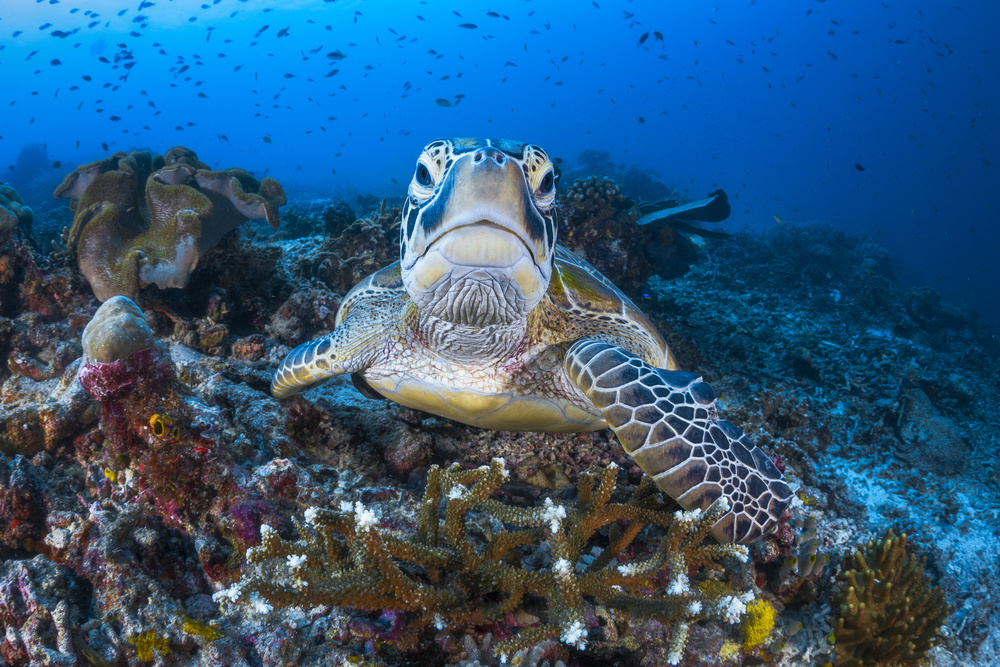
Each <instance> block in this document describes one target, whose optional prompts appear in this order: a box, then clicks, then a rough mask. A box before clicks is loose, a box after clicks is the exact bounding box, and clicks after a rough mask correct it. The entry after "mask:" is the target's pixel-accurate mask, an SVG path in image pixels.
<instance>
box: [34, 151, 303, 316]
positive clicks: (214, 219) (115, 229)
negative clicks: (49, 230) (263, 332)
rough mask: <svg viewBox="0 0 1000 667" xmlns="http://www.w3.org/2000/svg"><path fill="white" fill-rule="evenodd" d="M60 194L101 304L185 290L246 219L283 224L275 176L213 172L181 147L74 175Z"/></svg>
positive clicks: (74, 244) (118, 156) (71, 239)
mask: <svg viewBox="0 0 1000 667" xmlns="http://www.w3.org/2000/svg"><path fill="white" fill-rule="evenodd" d="M53 196H54V197H56V198H59V197H65V198H68V199H70V200H72V201H71V208H72V209H73V211H74V218H73V226H72V228H71V229H70V231H69V235H68V238H67V248H66V250H67V251H68V252H69V253H70V255H71V256H75V257H76V259H77V263H78V265H79V267H80V272H81V273H82V274H83V276H84V277H85V278H86V279H87V282H88V283H90V286H91V288H93V290H94V294H95V295H96V296H97V298H98V299H100V300H101V301H105V300H107V299H109V298H110V297H112V296H116V295H122V296H127V297H129V298H132V299H134V298H135V297H136V294H137V292H138V291H139V289H140V288H142V287H146V286H147V285H150V284H154V283H155V284H156V285H158V286H159V287H161V288H166V287H185V286H186V285H187V281H188V278H189V277H190V274H191V272H192V271H193V270H194V269H195V267H196V266H197V265H198V261H199V259H200V258H201V256H202V255H203V254H204V253H205V252H206V251H207V250H208V249H209V248H211V247H213V246H214V245H215V244H217V243H218V242H219V240H220V239H221V238H222V237H223V236H225V235H226V234H227V233H228V232H230V231H232V230H233V229H236V227H238V226H239V225H240V224H242V223H243V222H245V221H247V220H253V219H256V218H266V219H267V221H268V222H269V223H270V224H271V226H272V227H275V228H277V227H278V225H279V224H280V221H279V216H278V207H279V206H281V205H283V204H284V203H285V193H284V191H283V190H282V189H281V185H279V184H278V182H277V181H276V180H274V179H273V178H265V179H264V180H263V181H258V180H257V179H255V178H254V177H253V176H251V175H250V174H249V173H247V172H246V171H244V170H242V169H236V168H233V169H226V170H223V171H212V170H211V169H210V168H209V167H208V165H206V164H204V163H202V162H200V161H199V160H198V156H197V155H195V153H194V152H193V151H191V150H189V149H187V148H184V147H183V146H176V147H174V148H171V149H170V150H169V151H167V153H166V155H162V156H161V155H155V156H154V155H151V154H150V153H148V152H144V151H143V152H132V153H127V154H126V153H115V154H114V155H112V156H111V157H108V158H106V159H104V160H98V161H97V162H92V163H90V164H85V165H82V166H80V167H77V169H76V170H75V171H74V172H73V173H71V174H69V175H68V176H67V177H66V179H65V180H64V181H63V182H62V184H61V185H60V186H59V187H58V188H56V191H55V193H53Z"/></svg>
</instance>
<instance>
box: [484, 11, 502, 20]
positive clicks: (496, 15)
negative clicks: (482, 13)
mask: <svg viewBox="0 0 1000 667" xmlns="http://www.w3.org/2000/svg"><path fill="white" fill-rule="evenodd" d="M486 15H487V16H492V17H493V18H495V19H498V18H500V15H499V14H497V13H496V12H486Z"/></svg>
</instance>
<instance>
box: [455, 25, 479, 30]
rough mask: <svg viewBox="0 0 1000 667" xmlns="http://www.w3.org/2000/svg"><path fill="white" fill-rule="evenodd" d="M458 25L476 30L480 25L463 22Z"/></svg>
mask: <svg viewBox="0 0 1000 667" xmlns="http://www.w3.org/2000/svg"><path fill="white" fill-rule="evenodd" d="M458 27H459V28H467V29H469V30H475V29H476V28H478V27H479V26H477V25H476V24H475V23H462V24H459V26H458Z"/></svg>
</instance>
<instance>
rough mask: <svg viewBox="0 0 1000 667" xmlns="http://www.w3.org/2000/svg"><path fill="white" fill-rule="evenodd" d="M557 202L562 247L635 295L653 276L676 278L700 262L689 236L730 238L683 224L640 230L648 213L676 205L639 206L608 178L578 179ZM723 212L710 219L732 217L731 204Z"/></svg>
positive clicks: (659, 223)
mask: <svg viewBox="0 0 1000 667" xmlns="http://www.w3.org/2000/svg"><path fill="white" fill-rule="evenodd" d="M719 193H721V191H719ZM716 194H718V193H716ZM721 196H722V197H724V196H725V195H724V193H722V195H721ZM558 201H559V211H560V221H559V242H560V243H561V244H562V245H564V246H566V247H567V248H569V249H570V250H572V251H573V252H575V253H577V254H578V255H580V256H581V257H583V258H584V259H586V260H587V261H588V262H590V263H591V264H593V265H594V266H595V267H596V268H597V269H598V270H599V271H600V272H601V273H603V274H604V275H605V276H607V277H608V278H609V279H610V280H611V282H613V283H615V284H616V285H618V286H619V287H621V288H622V289H624V290H625V291H626V292H627V293H629V294H631V295H633V296H634V295H635V293H636V292H637V291H639V290H641V289H642V287H643V286H644V285H645V284H646V281H647V280H648V279H649V277H650V276H652V275H659V276H661V277H663V278H673V277H676V276H679V275H682V274H684V272H686V271H687V270H688V268H689V267H690V266H691V264H692V263H694V261H695V260H696V259H697V257H698V248H697V245H696V244H695V243H694V242H693V241H692V240H691V235H695V236H697V235H704V236H716V237H719V236H722V237H725V236H727V235H726V234H721V233H719V232H711V231H708V230H704V229H700V228H697V227H694V226H692V225H689V224H686V223H683V222H681V221H679V220H662V221H657V222H656V223H654V224H650V225H645V226H637V225H636V221H637V220H639V219H640V218H641V217H642V216H643V215H644V214H646V213H649V212H651V211H653V210H656V209H666V208H671V207H673V206H675V205H676V204H677V201H674V200H670V201H661V202H657V203H656V204H652V205H643V206H638V205H636V203H635V202H634V201H633V200H631V199H629V198H628V197H626V196H625V195H624V194H622V188H621V186H620V185H618V183H616V182H615V181H613V180H611V179H610V178H598V177H596V176H592V177H590V178H586V179H583V180H577V181H575V182H574V183H573V184H572V185H570V186H569V187H568V188H567V189H566V190H565V191H564V192H561V193H560V196H559V200H558ZM713 208H718V207H713ZM724 211H725V215H723V216H722V217H719V215H718V214H716V213H715V212H714V211H713V215H712V216H711V220H712V221H718V220H720V219H725V217H728V204H727V205H726V206H725V207H724ZM691 215H694V214H693V213H691V214H682V218H683V219H692V218H691V217H690V216H691ZM673 217H676V216H673ZM693 219H702V218H698V217H697V216H695V217H694V218H693Z"/></svg>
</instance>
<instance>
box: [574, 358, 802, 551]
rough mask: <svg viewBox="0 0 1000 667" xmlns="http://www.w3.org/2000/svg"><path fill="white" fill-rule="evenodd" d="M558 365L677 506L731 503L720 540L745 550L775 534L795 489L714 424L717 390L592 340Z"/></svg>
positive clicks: (740, 439) (735, 432)
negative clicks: (745, 545) (773, 531)
mask: <svg viewBox="0 0 1000 667" xmlns="http://www.w3.org/2000/svg"><path fill="white" fill-rule="evenodd" d="M563 365H564V368H565V369H566V372H567V374H568V376H569V378H570V380H572V381H573V382H574V383H575V384H576V385H577V386H578V387H579V388H580V390H581V391H583V393H584V394H585V395H586V396H587V398H589V399H590V400H591V402H593V404H594V406H595V407H596V408H597V409H598V410H600V411H601V414H602V415H603V416H604V419H605V420H606V421H607V422H608V424H609V425H610V426H611V428H612V429H614V431H615V435H617V436H618V441H619V442H621V444H622V446H623V447H624V448H625V451H627V452H628V453H629V454H630V455H631V456H632V458H633V459H634V460H635V462H636V463H638V464H639V467H640V468H642V469H643V470H644V471H645V472H646V474H647V475H649V476H650V477H652V478H653V479H654V480H655V481H656V483H657V485H658V486H659V487H660V488H661V489H663V490H664V491H666V492H667V493H668V494H670V496H671V497H672V498H674V499H675V500H677V502H679V503H680V504H681V506H683V507H684V508H685V509H696V508H697V509H706V508H707V507H708V506H709V505H711V504H712V503H713V502H715V501H716V500H717V499H719V498H720V497H725V498H726V499H727V500H728V502H729V508H730V509H729V512H728V513H726V514H725V515H724V516H723V517H722V518H720V519H719V520H718V521H717V522H716V523H715V525H714V526H713V527H712V533H713V534H714V535H715V537H716V538H717V539H718V540H719V541H720V542H739V543H743V544H747V543H750V542H754V541H756V540H758V539H760V538H761V537H763V536H764V535H766V534H767V533H768V532H770V531H771V530H773V529H774V527H775V526H776V525H777V523H778V520H779V519H780V518H781V515H782V514H783V513H784V511H785V509H786V508H787V507H788V505H789V503H790V502H791V499H792V491H791V489H790V488H789V487H788V484H786V483H785V480H784V479H783V478H782V476H781V473H780V472H778V469H777V468H776V467H775V466H774V464H773V463H772V462H771V459H769V458H768V457H767V456H766V455H765V454H764V452H762V451H761V450H760V449H759V448H758V447H757V446H755V445H754V444H753V442H751V441H750V438H748V437H747V436H745V435H743V433H741V432H740V430H739V429H738V428H736V427H735V426H733V425H732V424H730V423H729V422H727V421H723V420H721V419H719V417H718V415H717V414H716V409H715V392H714V391H712V388H711V387H710V386H709V385H708V384H706V383H705V382H702V381H701V378H700V377H698V376H697V375H696V374H694V373H685V372H682V371H668V370H663V369H662V368H656V367H654V366H651V365H649V364H648V363H646V362H645V361H643V360H642V359H640V358H639V357H638V356H636V355H634V354H632V353H631V352H629V351H628V350H626V349H624V348H622V347H619V346H617V345H614V344H612V343H610V342H607V341H603V340H600V339H597V338H584V339H582V340H579V341H577V342H576V343H574V344H573V345H572V346H571V347H570V349H569V350H568V351H567V352H566V357H565V359H564V361H563Z"/></svg>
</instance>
